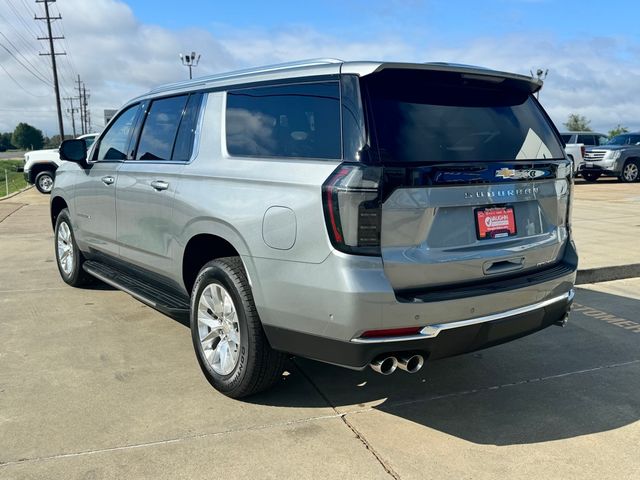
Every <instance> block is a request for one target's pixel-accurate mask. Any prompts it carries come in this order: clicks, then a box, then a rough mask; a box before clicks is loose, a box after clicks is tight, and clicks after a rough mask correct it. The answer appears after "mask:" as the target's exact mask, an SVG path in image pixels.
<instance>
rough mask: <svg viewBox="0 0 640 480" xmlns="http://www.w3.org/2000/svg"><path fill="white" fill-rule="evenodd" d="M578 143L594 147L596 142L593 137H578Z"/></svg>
mask: <svg viewBox="0 0 640 480" xmlns="http://www.w3.org/2000/svg"><path fill="white" fill-rule="evenodd" d="M578 143H584V144H585V145H595V144H596V141H595V138H594V136H593V135H578Z"/></svg>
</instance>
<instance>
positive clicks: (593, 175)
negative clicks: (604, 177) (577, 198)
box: [581, 172, 601, 183]
mask: <svg viewBox="0 0 640 480" xmlns="http://www.w3.org/2000/svg"><path fill="white" fill-rule="evenodd" d="M581 175H582V178H584V180H585V181H586V182H589V183H592V182H595V181H597V180H598V179H599V178H600V175H601V174H600V173H598V172H582V173H581Z"/></svg>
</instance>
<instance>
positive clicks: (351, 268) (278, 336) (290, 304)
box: [245, 242, 578, 368]
mask: <svg viewBox="0 0 640 480" xmlns="http://www.w3.org/2000/svg"><path fill="white" fill-rule="evenodd" d="M577 262H578V258H577V254H576V251H575V248H574V245H573V243H572V242H568V243H567V246H566V248H565V251H564V257H563V259H562V262H561V264H558V266H556V267H551V268H549V269H548V270H544V271H540V272H538V273H535V274H528V275H524V276H522V278H519V279H515V278H514V279H509V280H508V281H504V282H494V283H491V284H478V285H469V286H465V287H464V288H457V289H448V290H447V291H437V292H433V293H432V294H423V295H416V296H414V297H412V298H400V297H398V296H397V292H394V290H393V288H392V287H391V284H390V283H389V281H388V279H387V278H386V276H385V274H384V268H383V265H382V261H381V259H380V258H377V257H358V256H354V255H343V254H339V253H336V252H334V253H332V254H331V255H329V257H328V258H327V259H326V260H325V261H324V262H322V263H320V264H307V263H299V262H283V261H278V260H269V259H261V258H256V257H246V258H245V266H246V267H247V270H248V272H249V273H250V277H251V278H253V279H262V280H261V281H255V282H253V283H252V289H253V293H254V299H255V303H256V307H257V309H258V313H259V315H260V318H261V320H262V324H263V326H264V329H265V332H266V334H267V337H268V339H269V341H270V343H271V345H272V346H273V347H274V348H276V349H278V350H282V351H285V352H289V353H292V354H295V355H299V356H303V357H309V358H314V359H317V360H322V361H325V362H329V363H335V364H339V365H344V366H349V367H352V368H362V367H364V366H365V365H367V364H368V363H369V362H370V361H371V359H372V358H374V357H375V356H377V355H379V354H382V353H391V352H399V351H415V350H418V351H422V352H424V353H425V354H427V355H429V356H430V357H431V358H440V357H443V356H448V355H456V354H459V353H464V352H468V351H472V350H476V349H478V348H484V347H487V346H490V345H493V344H496V343H502V342H505V341H508V340H510V339H513V338H517V337H520V336H523V335H527V334H529V333H532V332H535V331H537V330H540V329H542V328H545V327H546V326H548V325H551V324H553V323H554V322H557V321H559V320H561V319H562V318H564V315H565V313H566V311H567V309H568V308H569V306H570V304H571V300H572V296H570V295H569V293H570V292H571V291H572V289H573V286H574V283H575V276H576V270H577ZM561 265H562V266H563V268H557V267H559V266H561ZM552 300H553V301H552ZM548 302H550V303H548ZM523 309H524V310H523ZM505 315H506V317H505ZM477 319H484V320H483V321H482V322H477ZM442 325H456V328H443V327H442ZM415 326H420V327H429V328H430V329H431V331H434V329H438V330H439V333H438V334H437V335H435V336H432V338H429V337H427V336H422V337H419V338H416V339H409V340H406V339H405V340H404V341H393V340H390V341H388V342H380V343H368V342H359V341H357V339H359V338H360V337H361V335H362V333H363V332H364V331H366V330H377V329H389V328H401V327H415ZM424 331H425V332H426V331H428V329H425V330H424ZM354 339H356V341H354Z"/></svg>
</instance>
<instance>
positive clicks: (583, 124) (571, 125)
mask: <svg viewBox="0 0 640 480" xmlns="http://www.w3.org/2000/svg"><path fill="white" fill-rule="evenodd" d="M590 123H591V120H587V117H585V116H584V115H578V114H577V113H570V114H569V118H568V119H567V121H566V122H564V124H563V125H564V126H565V127H566V128H567V130H569V131H570V132H590V131H591V127H590V126H589V124H590Z"/></svg>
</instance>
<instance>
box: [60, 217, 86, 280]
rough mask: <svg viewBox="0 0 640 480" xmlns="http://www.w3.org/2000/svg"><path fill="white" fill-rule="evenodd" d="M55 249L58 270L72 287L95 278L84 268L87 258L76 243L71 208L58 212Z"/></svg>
mask: <svg viewBox="0 0 640 480" xmlns="http://www.w3.org/2000/svg"><path fill="white" fill-rule="evenodd" d="M55 250H56V263H57V265H58V271H59V272H60V276H61V277H62V280H64V281H65V283H67V284H69V285H71V286H72V287H82V286H84V285H88V284H90V283H91V282H92V281H93V278H92V277H91V276H90V275H89V274H88V273H87V272H85V271H84V270H83V269H82V264H83V263H84V261H85V258H84V256H83V255H82V252H81V251H80V250H79V249H78V245H77V244H76V239H75V237H74V235H73V229H72V228H71V220H70V219H69V210H68V209H66V208H65V209H64V210H62V211H61V212H60V213H59V214H58V218H57V219H56V229H55Z"/></svg>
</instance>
